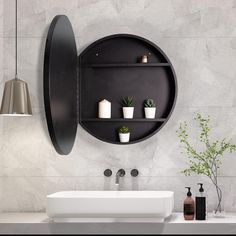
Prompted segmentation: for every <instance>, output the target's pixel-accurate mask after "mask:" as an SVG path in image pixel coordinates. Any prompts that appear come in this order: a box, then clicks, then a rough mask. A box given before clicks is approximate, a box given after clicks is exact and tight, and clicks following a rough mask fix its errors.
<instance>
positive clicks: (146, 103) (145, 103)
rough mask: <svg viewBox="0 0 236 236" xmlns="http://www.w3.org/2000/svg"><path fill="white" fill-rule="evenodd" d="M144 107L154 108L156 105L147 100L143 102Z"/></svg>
mask: <svg viewBox="0 0 236 236" xmlns="http://www.w3.org/2000/svg"><path fill="white" fill-rule="evenodd" d="M144 107H156V104H155V102H154V100H153V99H151V98H148V99H146V100H145V101H144Z"/></svg>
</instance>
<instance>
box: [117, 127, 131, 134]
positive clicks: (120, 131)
mask: <svg viewBox="0 0 236 236" xmlns="http://www.w3.org/2000/svg"><path fill="white" fill-rule="evenodd" d="M118 132H119V133H120V134H127V133H129V128H128V127H126V126H122V127H120V128H119V129H118Z"/></svg>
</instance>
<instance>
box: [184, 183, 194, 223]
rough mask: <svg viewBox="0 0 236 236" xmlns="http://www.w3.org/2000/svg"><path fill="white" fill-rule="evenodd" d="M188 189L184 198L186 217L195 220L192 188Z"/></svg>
mask: <svg viewBox="0 0 236 236" xmlns="http://www.w3.org/2000/svg"><path fill="white" fill-rule="evenodd" d="M185 188H187V189H188V192H187V197H186V198H185V200H184V219H185V220H193V219H194V200H193V198H192V193H191V188H190V187H185Z"/></svg>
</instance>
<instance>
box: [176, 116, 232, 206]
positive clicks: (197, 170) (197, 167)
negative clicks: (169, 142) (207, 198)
mask: <svg viewBox="0 0 236 236" xmlns="http://www.w3.org/2000/svg"><path fill="white" fill-rule="evenodd" d="M194 120H195V121H196V122H197V123H198V126H199V128H200V137H199V140H200V142H201V143H202V144H203V146H204V151H199V152H198V151H197V150H196V149H195V148H194V147H193V145H192V144H191V143H190V141H189V135H188V132H187V129H188V125H187V122H186V121H185V122H183V123H180V126H179V128H178V129H177V131H176V133H177V136H178V137H179V139H180V144H181V147H182V149H183V152H185V153H186V154H187V157H188V158H189V163H188V164H189V167H188V168H186V169H185V170H183V171H182V173H184V174H185V175H186V176H190V175H192V174H198V175H205V176H208V177H209V178H210V179H211V181H212V182H213V184H214V185H215V187H216V190H217V195H218V199H219V207H220V202H221V199H222V191H221V189H220V188H219V186H218V170H219V168H220V166H221V164H222V163H221V160H220V159H221V157H222V156H223V155H224V153H225V152H226V151H228V152H230V153H232V152H233V151H236V145H235V144H232V143H231V141H230V140H229V141H227V139H226V138H223V139H222V140H216V141H212V142H211V141H210V139H209V134H210V131H211V128H210V125H209V123H210V117H209V116H207V117H203V116H202V115H201V114H200V113H197V115H196V117H195V118H194ZM217 210H220V208H219V209H217Z"/></svg>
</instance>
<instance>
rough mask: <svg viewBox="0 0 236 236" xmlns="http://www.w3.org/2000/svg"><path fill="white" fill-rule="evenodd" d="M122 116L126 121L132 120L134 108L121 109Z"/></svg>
mask: <svg viewBox="0 0 236 236" xmlns="http://www.w3.org/2000/svg"><path fill="white" fill-rule="evenodd" d="M123 116H124V118H126V119H132V118H133V116H134V107H123Z"/></svg>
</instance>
